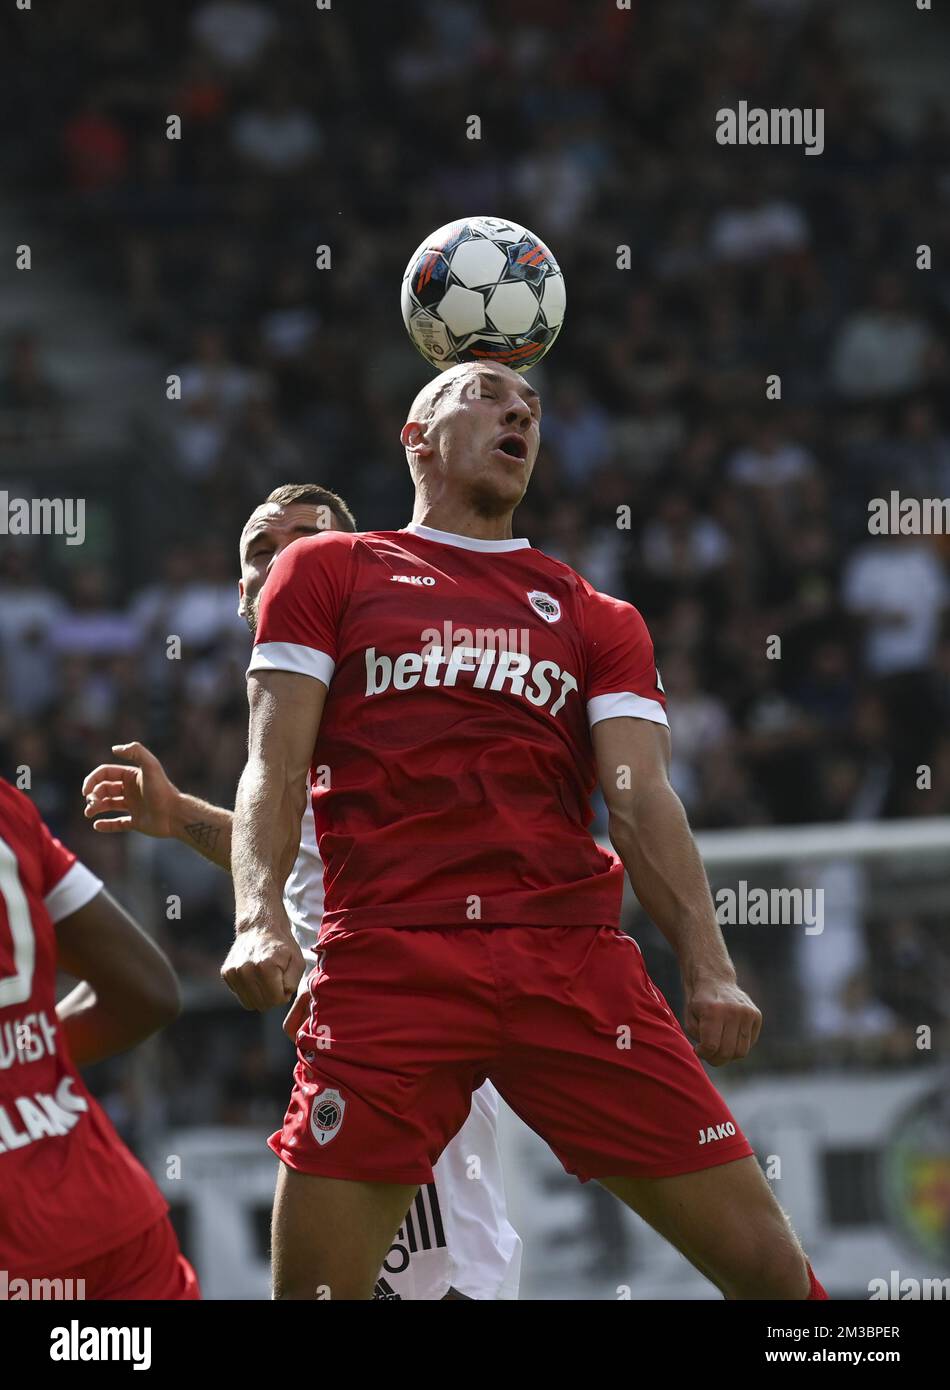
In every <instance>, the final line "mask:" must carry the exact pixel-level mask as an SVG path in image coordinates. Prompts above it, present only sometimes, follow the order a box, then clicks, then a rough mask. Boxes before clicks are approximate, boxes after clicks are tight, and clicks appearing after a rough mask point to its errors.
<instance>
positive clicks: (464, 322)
mask: <svg viewBox="0 0 950 1390" xmlns="http://www.w3.org/2000/svg"><path fill="white" fill-rule="evenodd" d="M565 303H566V294H565V290H564V276H563V275H562V274H561V271H560V268H559V266H558V263H557V261H556V260H555V259H554V257H553V256H552V255H551V252H550V251H549V250H548V248H547V247H546V246H545V245H544V243H543V242H541V241H539V240H538V238H537V237H536V236H534V234H533V233H532V232H529V231H528V230H527V228H526V227H521V226H519V225H518V223H517V222H506V221H504V220H503V219H502V218H500V217H466V218H463V219H462V220H461V221H458V222H447V223H446V225H445V226H444V227H440V228H439V229H438V231H435V232H433V233H432V235H431V236H428V237H426V239H425V241H424V242H423V243H422V244H421V246H420V247H419V248H418V250H417V251H415V252H414V253H413V255H412V257H411V258H410V261H409V264H408V265H407V266H406V273H405V275H404V276H403V277H402V317H403V321H404V323H405V325H406V329H407V331H408V333H409V337H410V338H411V339H412V341H413V343H414V344H415V345H416V347H417V348H418V349H419V351H420V352H421V353H422V355H423V357H424V358H425V359H426V361H427V362H431V363H432V365H433V367H451V366H452V365H453V364H454V363H456V362H503V363H504V364H505V365H506V366H508V367H513V368H514V369H515V371H519V372H523V371H527V369H528V368H529V367H533V366H534V364H535V363H536V362H539V361H540V360H541V358H542V357H543V356H544V354H545V353H546V352H547V350H548V348H549V347H550V346H551V344H552V343H553V342H554V339H555V338H556V337H557V335H558V333H559V332H560V330H561V324H562V323H563V322H564V307H565Z"/></svg>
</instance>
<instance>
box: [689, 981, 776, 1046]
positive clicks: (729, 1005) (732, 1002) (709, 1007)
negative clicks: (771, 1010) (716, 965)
mask: <svg viewBox="0 0 950 1390" xmlns="http://www.w3.org/2000/svg"><path fill="white" fill-rule="evenodd" d="M761 1028H762V1015H761V1013H760V1012H759V1010H758V1009H757V1008H756V1006H755V1005H754V1004H753V1002H752V1000H751V999H750V998H749V996H748V995H747V994H746V992H745V990H744V989H740V988H739V986H738V985H737V984H736V982H735V980H732V979H726V980H716V979H703V980H700V981H697V982H696V983H695V984H693V985H689V984H687V985H686V1032H687V1033H688V1034H689V1035H690V1037H691V1038H696V1039H697V1040H698V1041H697V1042H696V1043H695V1044H694V1047H693V1051H694V1052H695V1053H696V1055H697V1057H701V1058H702V1060H703V1061H704V1062H709V1064H710V1066H713V1067H721V1066H724V1065H725V1064H726V1062H736V1061H738V1060H739V1059H740V1058H741V1057H745V1056H747V1055H748V1053H749V1051H750V1049H751V1048H752V1047H754V1046H755V1042H756V1039H757V1038H758V1036H759V1033H760V1031H761Z"/></svg>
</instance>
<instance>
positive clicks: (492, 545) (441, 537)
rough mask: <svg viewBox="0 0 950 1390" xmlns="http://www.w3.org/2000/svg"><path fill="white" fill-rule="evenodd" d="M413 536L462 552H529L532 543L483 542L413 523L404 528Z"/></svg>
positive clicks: (517, 541) (519, 539)
mask: <svg viewBox="0 0 950 1390" xmlns="http://www.w3.org/2000/svg"><path fill="white" fill-rule="evenodd" d="M402 529H403V530H404V531H409V532H410V534H412V535H413V536H421V537H422V539H423V540H424V541H436V542H437V543H438V544H439V545H456V546H458V548H459V549H460V550H483V551H484V550H487V551H499V550H527V549H529V548H530V546H531V542H530V541H529V540H527V539H526V538H525V537H524V536H519V537H517V538H516V539H515V540H510V541H483V540H478V539H477V538H476V537H474V536H458V535H456V534H455V532H454V531H436V530H435V529H434V527H432V526H420V525H419V524H418V523H417V522H414V521H411V522H410V523H409V525H408V526H404V527H403V528H402Z"/></svg>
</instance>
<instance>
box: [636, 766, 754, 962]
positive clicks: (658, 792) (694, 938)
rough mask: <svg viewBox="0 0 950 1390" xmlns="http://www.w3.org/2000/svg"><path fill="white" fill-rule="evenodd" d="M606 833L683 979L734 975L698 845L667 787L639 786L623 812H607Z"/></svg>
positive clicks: (675, 799)
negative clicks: (668, 944)
mask: <svg viewBox="0 0 950 1390" xmlns="http://www.w3.org/2000/svg"><path fill="white" fill-rule="evenodd" d="M609 833H610V840H611V843H612V845H613V847H614V849H615V850H616V851H617V853H618V854H619V856H620V858H621V859H622V860H623V864H624V867H625V869H626V870H627V873H628V874H629V876H630V882H631V883H632V885H633V889H634V892H635V893H636V895H637V898H638V899H639V901H640V903H641V904H642V906H643V908H644V910H645V911H646V912H647V914H648V915H649V917H650V918H651V920H652V921H654V922H655V923H656V925H657V926H658V927H659V929H660V931H661V932H662V933H663V935H664V936H665V937H666V939H667V941H669V943H670V945H671V946H672V947H673V950H674V951H675V952H676V956H677V958H678V960H679V963H680V969H681V970H682V972H683V977H684V979H685V980H686V981H687V982H688V983H690V982H694V981H696V980H699V979H702V978H706V977H715V978H716V979H723V978H731V979H735V969H734V967H733V964H732V961H731V960H730V959H729V952H728V951H727V949H726V943H725V941H724V940H723V936H722V932H721V931H720V929H719V924H718V922H717V921H716V913H715V909H714V907H713V901H712V896H711V894H710V891H709V883H708V881H707V879H706V872H705V870H704V868H703V863H702V860H701V859H700V857H699V850H698V849H697V848H696V842H695V841H694V839H693V836H692V834H691V832H690V828H689V824H688V822H687V820H686V812H685V811H684V810H683V806H682V803H681V802H680V799H679V797H678V796H677V795H676V793H675V792H674V791H673V789H672V787H670V786H669V785H668V784H667V785H662V784H660V785H657V786H656V787H655V788H651V789H646V790H644V791H643V792H642V793H641V794H640V796H638V797H637V798H636V800H635V801H634V802H633V803H632V804H631V805H630V807H629V808H628V809H627V810H626V811H625V812H624V813H622V814H612V815H611V818H610V826H609Z"/></svg>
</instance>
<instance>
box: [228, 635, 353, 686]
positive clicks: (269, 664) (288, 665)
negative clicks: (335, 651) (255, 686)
mask: <svg viewBox="0 0 950 1390" xmlns="http://www.w3.org/2000/svg"><path fill="white" fill-rule="evenodd" d="M335 669H336V662H335V661H334V660H333V657H332V656H328V655H327V653H326V652H320V651H317V649H316V648H315V647H305V646H303V645H302V644H301V643H299V642H261V643H260V645H259V646H257V647H255V648H254V650H253V652H252V653H251V664H250V666H249V667H248V668H247V674H248V675H250V674H251V672H252V671H293V672H294V674H295V675H298V676H313V678H314V680H318V681H323V684H324V685H329V684H330V682H331V680H332V679H333V672H334V670H335Z"/></svg>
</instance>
